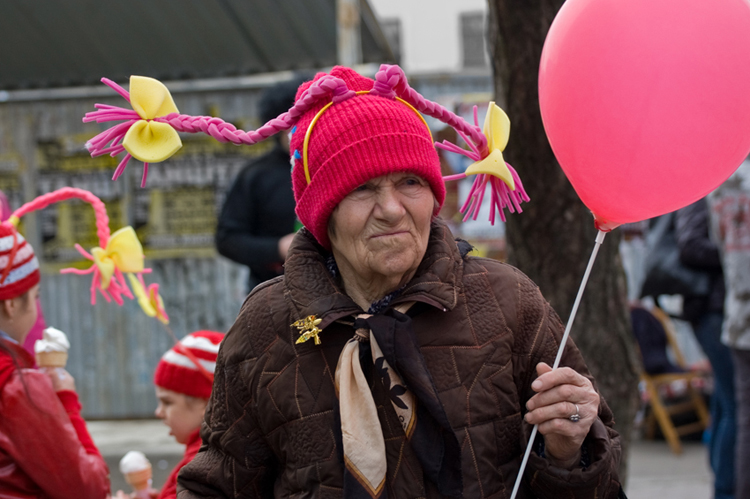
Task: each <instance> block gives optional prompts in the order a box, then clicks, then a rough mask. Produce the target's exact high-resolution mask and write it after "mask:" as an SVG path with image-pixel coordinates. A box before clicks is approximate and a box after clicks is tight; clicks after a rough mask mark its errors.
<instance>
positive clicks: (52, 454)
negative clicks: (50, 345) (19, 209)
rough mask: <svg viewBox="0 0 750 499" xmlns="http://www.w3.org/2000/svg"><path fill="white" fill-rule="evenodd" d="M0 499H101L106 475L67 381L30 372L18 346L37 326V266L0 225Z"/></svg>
mask: <svg viewBox="0 0 750 499" xmlns="http://www.w3.org/2000/svg"><path fill="white" fill-rule="evenodd" d="M0 273H2V275H3V276H4V277H3V278H2V279H0V497H12V498H14V499H22V498H29V499H31V498H34V499H38V498H57V499H65V498H71V499H104V498H105V497H106V496H107V494H108V493H109V471H108V469H107V465H106V463H105V462H104V459H103V458H102V456H101V454H100V453H99V451H98V450H97V448H96V446H95V445H94V442H93V440H92V439H91V436H90V435H89V432H88V430H87V429H86V423H85V422H84V420H83V418H82V417H81V404H80V403H79V401H78V395H77V393H76V391H75V381H74V379H73V377H72V376H71V375H70V374H69V373H68V372H67V371H66V370H65V369H64V368H62V367H55V368H51V367H50V368H44V370H36V369H32V366H33V365H34V359H33V357H32V356H31V355H30V354H29V353H28V352H27V351H26V350H25V349H24V348H23V347H22V345H23V343H24V340H25V339H26V337H27V336H28V334H29V331H30V330H31V328H32V327H33V325H34V323H35V322H36V320H37V308H36V304H37V299H38V297H39V280H40V274H39V263H38V262H37V259H36V256H34V250H33V248H32V247H31V245H30V244H29V243H28V242H26V241H25V240H24V238H23V237H22V236H21V235H20V234H18V233H17V232H16V230H15V228H14V227H12V226H11V225H10V224H7V223H4V224H2V225H0Z"/></svg>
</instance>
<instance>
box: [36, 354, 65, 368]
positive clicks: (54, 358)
mask: <svg viewBox="0 0 750 499" xmlns="http://www.w3.org/2000/svg"><path fill="white" fill-rule="evenodd" d="M67 363H68V352H38V353H37V354H36V364H37V365H38V366H39V367H65V364H67Z"/></svg>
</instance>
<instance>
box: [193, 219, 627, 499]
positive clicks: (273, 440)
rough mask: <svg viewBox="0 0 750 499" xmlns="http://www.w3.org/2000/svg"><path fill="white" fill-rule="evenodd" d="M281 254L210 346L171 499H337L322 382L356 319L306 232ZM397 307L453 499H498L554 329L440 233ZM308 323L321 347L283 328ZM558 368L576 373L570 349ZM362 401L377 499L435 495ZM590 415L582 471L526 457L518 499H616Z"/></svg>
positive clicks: (601, 434) (516, 290) (333, 430)
mask: <svg viewBox="0 0 750 499" xmlns="http://www.w3.org/2000/svg"><path fill="white" fill-rule="evenodd" d="M289 255H290V256H289V258H288V260H287V263H286V275H285V276H284V277H283V278H277V279H275V280H273V281H269V282H268V283H266V284H264V285H261V286H260V287H259V288H256V289H255V290H254V291H253V293H252V294H251V295H250V296H249V297H248V299H247V301H246V302H245V304H244V305H243V307H242V310H241V311H240V314H239V317H238V318H237V321H236V322H235V323H234V325H233V326H232V328H231V329H230V331H229V333H228V334H227V336H226V338H225V339H224V342H223V344H222V347H221V350H220V352H219V359H218V363H217V366H216V380H215V382H214V389H213V394H212V398H211V402H210V405H209V409H208V410H207V413H206V420H205V423H204V425H203V427H202V431H201V435H202V437H203V442H204V444H203V447H202V448H201V452H200V453H199V454H198V455H197V456H196V458H195V459H194V460H193V461H192V462H191V463H190V464H188V465H187V466H186V467H185V468H183V470H182V472H181V473H180V477H179V484H180V487H181V492H180V493H179V495H178V497H179V498H180V499H188V498H193V497H196V498H197V497H211V498H214V497H241V498H271V497H275V498H300V499H301V498H340V497H342V484H343V469H344V466H343V461H342V454H341V449H340V427H339V426H337V425H338V423H337V421H336V406H337V398H336V392H335V389H334V373H335V369H336V365H337V361H338V357H339V353H340V352H341V349H342V348H343V346H344V344H345V343H346V341H347V340H348V339H350V338H351V337H352V335H353V332H354V330H353V327H352V320H353V319H352V315H353V314H357V313H361V312H362V311H361V310H360V308H359V307H358V306H357V305H356V304H355V303H354V302H353V301H352V300H351V299H350V298H349V297H348V296H347V295H346V294H344V293H343V292H342V291H341V288H340V285H339V283H338V282H337V281H336V279H334V278H333V277H332V276H331V274H330V273H329V272H328V270H327V269H326V266H325V263H324V261H325V254H324V253H323V252H322V250H321V249H320V247H319V246H318V245H317V244H316V243H315V242H314V239H313V238H312V236H311V235H310V234H309V233H307V232H306V231H304V230H303V231H301V232H300V234H298V236H297V237H296V238H295V240H294V243H293V245H292V248H291V251H290V254H289ZM411 301H414V302H417V305H415V307H413V308H412V310H416V311H417V313H414V314H413V319H412V320H413V325H414V330H415V332H416V335H417V339H418V342H419V344H420V345H421V351H422V354H423V356H424V358H425V360H426V362H427V366H428V369H429V371H430V373H431V375H432V378H433V380H434V382H435V385H436V387H437V389H438V392H439V395H440V399H441V401H442V404H443V406H444V407H445V411H446V413H447V415H448V418H449V420H450V422H451V425H452V427H453V430H454V431H455V434H456V436H457V438H458V442H459V444H460V446H461V449H462V450H461V452H462V455H461V467H462V474H463V484H464V492H463V497H464V498H506V497H510V493H511V490H512V488H513V483H514V480H515V478H516V474H517V471H518V468H519V465H520V461H521V457H522V454H523V451H524V449H525V444H526V441H527V438H528V435H529V434H530V428H529V426H528V425H527V424H525V423H524V422H523V414H524V407H525V403H526V401H527V400H528V399H529V398H530V397H531V396H532V395H533V392H532V390H531V388H530V385H531V382H532V381H533V380H534V378H535V369H534V366H535V365H536V364H537V363H538V362H540V361H546V362H547V363H549V364H552V363H553V361H554V357H555V353H556V349H557V346H558V344H559V341H560V338H561V336H562V325H561V323H560V320H559V318H558V317H557V315H556V314H555V312H554V311H553V310H552V308H551V307H550V306H549V304H548V303H547V302H546V301H545V300H544V298H543V297H542V296H541V294H540V292H539V290H538V288H537V287H536V286H535V285H534V283H533V282H531V281H530V280H529V279H528V278H527V277H526V276H524V275H523V274H522V273H521V272H520V271H518V270H517V269H515V268H513V267H511V266H509V265H506V264H503V263H499V262H497V261H494V260H489V259H484V258H472V257H462V255H461V253H460V251H459V249H458V247H457V245H456V243H455V241H454V239H453V236H452V235H451V233H450V231H449V230H448V229H447V228H446V227H445V226H444V225H443V224H442V223H440V222H436V223H434V224H433V227H432V233H431V237H430V242H429V246H428V249H427V254H426V255H425V257H424V260H423V261H422V264H421V265H420V267H419V269H418V270H417V273H416V275H415V277H414V278H413V279H412V280H411V282H410V283H409V284H408V285H407V286H406V288H405V289H404V291H403V292H402V294H401V295H400V296H399V297H398V298H396V299H395V300H394V301H393V302H392V303H391V306H395V305H398V304H399V303H403V302H411ZM308 315H316V316H317V317H319V318H322V319H323V321H322V323H321V324H320V327H321V328H323V332H322V333H321V335H320V338H321V340H322V344H321V345H315V344H314V342H313V341H308V342H306V343H302V344H299V345H297V344H295V340H296V339H297V337H298V336H299V331H298V330H297V329H296V328H293V327H291V326H290V325H291V324H292V323H293V322H294V321H296V320H298V319H300V318H303V317H307V316H308ZM410 315H412V313H411V312H410ZM562 364H563V365H568V366H571V367H573V368H575V369H576V370H578V371H579V372H581V373H583V374H585V375H586V376H589V374H588V370H587V369H586V366H585V364H584V362H583V359H582V358H581V356H580V354H579V352H578V350H577V349H576V347H575V346H574V345H573V343H572V342H571V343H570V344H569V345H568V346H567V348H566V353H565V355H564V357H563V361H562ZM373 386H375V387H377V386H378V384H375V385H373ZM374 390H375V391H374V392H373V396H374V397H375V400H376V403H378V405H379V408H378V409H379V417H380V421H381V426H382V430H383V435H384V437H385V442H386V453H387V461H388V472H387V479H386V487H387V492H388V497H390V498H408V499H416V498H433V497H441V496H440V495H439V493H438V492H437V490H436V487H435V485H434V484H432V483H430V482H429V481H428V480H426V479H425V478H424V474H423V473H422V470H421V468H420V462H419V461H418V459H417V458H416V457H415V454H414V452H413V451H412V450H411V448H410V446H409V442H408V441H406V438H405V436H404V433H403V430H402V429H401V425H400V424H399V422H398V420H397V418H396V414H395V412H394V411H393V409H392V407H391V404H390V403H382V404H380V403H379V402H377V401H378V400H387V398H386V399H382V398H379V397H382V394H379V393H376V392H377V388H374ZM599 418H600V419H599V420H598V421H597V422H596V423H595V424H594V426H592V428H591V432H590V433H589V436H588V437H587V439H586V441H585V442H584V446H585V447H586V451H585V454H588V460H589V463H588V466H587V467H586V468H585V469H584V468H580V467H579V468H578V469H574V470H573V471H567V470H562V469H558V468H555V467H553V466H551V465H550V464H549V463H548V462H547V461H546V460H545V459H544V458H543V457H540V456H539V455H537V454H536V453H535V452H534V453H532V455H531V458H530V460H529V466H528V469H527V471H526V474H525V478H524V483H523V485H522V487H521V491H520V494H519V498H530V497H539V498H567V497H576V498H604V499H606V498H615V497H617V496H618V491H619V490H620V484H619V482H618V477H617V467H618V464H619V459H620V442H619V436H618V435H617V433H616V432H615V431H614V430H613V429H612V426H613V420H612V413H611V411H610V410H609V408H608V407H607V405H606V404H605V403H604V402H602V404H601V406H600V408H599ZM337 432H338V438H337ZM337 442H339V443H337Z"/></svg>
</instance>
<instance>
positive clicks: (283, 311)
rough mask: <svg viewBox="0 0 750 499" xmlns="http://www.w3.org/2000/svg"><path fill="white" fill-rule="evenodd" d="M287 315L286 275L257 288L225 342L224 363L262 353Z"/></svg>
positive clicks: (246, 301) (223, 347)
mask: <svg viewBox="0 0 750 499" xmlns="http://www.w3.org/2000/svg"><path fill="white" fill-rule="evenodd" d="M288 316H289V310H288V308H287V305H286V300H285V298H284V283H283V276H279V277H276V278H274V279H271V280H269V281H266V282H264V283H261V284H259V285H258V286H256V287H255V288H254V289H253V290H252V291H251V292H250V294H249V295H248V296H247V298H246V299H245V302H244V303H243V305H242V308H241V309H240V313H239V314H238V315H237V319H235V321H234V324H233V325H232V327H231V328H230V329H229V331H228V332H227V335H226V337H225V338H224V340H223V341H222V350H223V351H224V357H225V362H227V363H233V362H234V361H241V360H246V359H249V358H254V357H257V356H259V355H260V354H262V352H264V351H265V350H267V349H268V347H269V346H270V345H271V344H272V343H273V342H274V340H275V339H276V337H277V335H278V331H279V327H280V325H283V324H284V323H285V321H286V320H287V318H288ZM233 359H234V360H233Z"/></svg>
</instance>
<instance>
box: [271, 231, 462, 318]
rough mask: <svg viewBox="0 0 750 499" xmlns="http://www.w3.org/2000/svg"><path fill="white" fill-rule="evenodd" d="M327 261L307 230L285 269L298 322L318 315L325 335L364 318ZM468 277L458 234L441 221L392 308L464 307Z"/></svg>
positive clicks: (286, 289) (294, 245)
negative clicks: (343, 321) (461, 298)
mask: <svg viewBox="0 0 750 499" xmlns="http://www.w3.org/2000/svg"><path fill="white" fill-rule="evenodd" d="M327 256H328V253H327V252H326V250H324V249H323V248H322V247H321V246H320V245H319V244H318V243H317V242H316V241H315V238H314V237H313V236H312V234H310V232H309V231H307V230H306V229H302V230H300V232H299V233H298V235H297V236H296V237H295V238H294V242H293V243H292V246H291V248H290V249H289V258H287V261H286V263H285V265H284V294H285V296H286V297H287V299H289V300H290V301H291V302H292V304H293V305H294V307H295V309H296V314H297V315H298V317H296V319H301V318H304V317H307V316H309V315H315V316H316V317H317V318H320V319H322V322H321V323H320V325H319V327H320V328H321V329H323V328H325V327H326V326H327V325H329V324H331V323H332V322H334V321H336V320H338V319H340V318H342V317H346V316H349V315H352V314H357V313H362V312H363V311H362V310H361V309H360V307H359V306H358V305H357V304H356V303H354V301H353V300H352V299H351V298H349V296H348V295H347V294H346V293H345V292H344V291H343V289H341V284H340V282H339V281H338V279H335V278H334V277H333V276H331V274H330V273H329V272H328V269H327V268H326V265H325V260H326V258H327ZM462 272H463V266H462V264H461V254H460V252H459V250H458V247H457V246H456V243H455V240H454V238H453V234H451V232H450V230H448V228H447V227H446V226H445V224H444V223H443V222H442V221H441V220H440V219H436V220H434V221H433V222H432V225H431V228H430V239H429V241H428V243H427V251H426V253H425V256H424V258H423V259H422V263H421V264H420V265H419V268H418V269H417V272H416V273H415V274H414V277H413V278H412V280H411V281H409V282H408V283H407V285H406V287H405V288H404V291H403V292H402V293H401V295H400V296H399V297H398V298H396V299H395V300H394V301H393V302H392V304H391V305H397V304H399V303H404V302H409V301H416V302H422V303H426V304H428V305H431V306H433V307H437V308H439V309H441V310H451V309H453V307H455V306H456V303H457V301H458V285H459V283H460V282H461V278H462V275H461V274H462ZM296 319H295V320H296Z"/></svg>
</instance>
